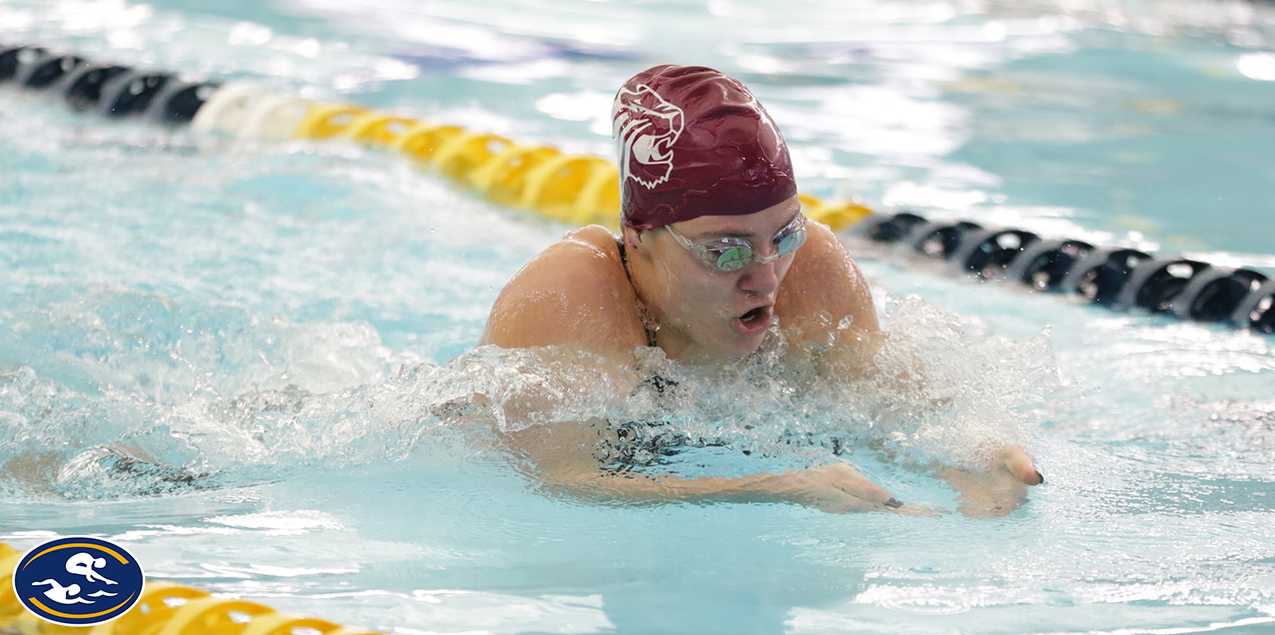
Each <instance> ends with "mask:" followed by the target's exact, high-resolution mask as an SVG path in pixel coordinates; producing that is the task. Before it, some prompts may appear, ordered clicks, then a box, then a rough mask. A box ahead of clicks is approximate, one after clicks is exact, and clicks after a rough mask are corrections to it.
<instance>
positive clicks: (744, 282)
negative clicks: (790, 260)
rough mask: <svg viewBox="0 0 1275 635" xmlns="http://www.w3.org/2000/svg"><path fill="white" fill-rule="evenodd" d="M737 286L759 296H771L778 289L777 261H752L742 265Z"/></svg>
mask: <svg viewBox="0 0 1275 635" xmlns="http://www.w3.org/2000/svg"><path fill="white" fill-rule="evenodd" d="M739 288H740V289H741V290H743V291H748V292H751V293H755V294H757V295H761V296H772V295H774V294H775V292H777V291H778V290H779V261H778V260H772V261H770V262H752V263H749V264H748V266H746V267H744V275H743V276H742V277H740V279H739Z"/></svg>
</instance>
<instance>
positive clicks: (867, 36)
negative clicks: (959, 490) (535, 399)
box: [0, 0, 1275, 634]
mask: <svg viewBox="0 0 1275 635" xmlns="http://www.w3.org/2000/svg"><path fill="white" fill-rule="evenodd" d="M16 42H38V43H41V44H44V45H46V46H51V47H55V48H62V49H65V50H68V51H75V52H79V53H82V54H85V55H86V56H88V57H91V58H94V59H114V60H119V61H123V62H126V63H132V64H149V65H153V66H156V67H159V68H164V69H174V70H182V71H188V72H191V73H204V74H207V75H211V76H214V77H218V78H236V79H244V80H249V81H253V82H256V83H258V84H260V85H263V86H266V87H270V88H272V89H274V90H277V91H279V92H288V91H293V92H298V93H301V94H303V95H306V96H310V97H316V98H339V99H345V100H350V101H354V102H357V103H362V104H367V105H370V106H374V107H378V108H384V109H390V110H400V111H404V112H407V113H411V114H415V115H418V116H424V117H428V118H430V119H433V120H439V121H449V122H455V123H459V124H462V125H466V126H469V127H472V128H475V129H481V130H490V131H493V132H498V133H501V134H505V135H508V136H510V137H511V138H514V139H517V140H520V141H522V140H526V141H532V142H545V143H552V144H555V145H558V146H560V147H564V148H566V149H568V150H571V151H575V152H592V153H597V154H602V155H606V156H609V155H610V152H611V150H610V140H609V137H608V135H609V127H610V126H609V121H608V115H609V106H610V100H611V96H612V95H613V93H614V90H615V89H616V87H618V86H619V85H620V83H621V82H622V81H623V80H624V79H626V78H627V77H628V76H630V75H632V74H633V73H634V72H636V71H637V70H641V69H643V68H646V67H647V66H650V65H654V64H657V63H663V62H670V61H671V62H679V63H703V64H707V65H710V66H715V67H718V68H721V69H722V70H724V71H726V72H728V73H731V74H734V75H736V76H738V77H740V78H741V79H743V80H744V81H745V82H746V83H748V84H749V86H750V87H752V88H753V89H754V91H755V92H756V93H757V94H758V95H759V97H760V98H761V100H762V101H763V102H764V103H765V104H766V105H767V107H768V108H769V110H770V111H771V113H772V114H773V115H774V116H775V118H776V119H777V121H778V122H779V123H780V125H781V127H782V128H783V130H784V133H785V136H786V138H787V139H788V141H789V143H790V145H791V148H792V152H793V156H794V163H795V165H796V169H797V171H798V176H799V180H800V183H801V186H802V189H803V191H809V192H812V193H815V194H817V195H820V196H826V197H833V196H843V197H850V196H859V197H862V198H863V200H865V201H866V202H868V203H869V204H871V205H872V206H874V207H877V208H895V207H907V208H908V209H914V210H917V211H920V212H921V213H924V214H926V215H928V216H932V217H939V218H969V219H973V220H978V221H980V222H983V223H985V224H989V225H995V224H1006V225H1014V226H1018V227H1024V228H1027V229H1030V230H1032V231H1036V232H1039V233H1041V234H1042V235H1047V236H1057V237H1064V236H1074V237H1080V238H1086V239H1089V240H1091V241H1096V242H1099V243H1103V244H1122V245H1131V246H1138V247H1141V248H1144V249H1153V250H1157V251H1159V252H1160V253H1165V254H1168V253H1186V254H1188V255H1192V256H1196V257H1203V258H1205V259H1207V260H1210V261H1212V262H1217V263H1221V264H1228V265H1234V266H1240V265H1244V266H1251V267H1257V268H1260V269H1263V270H1265V271H1266V272H1267V273H1268V274H1270V273H1275V270H1272V269H1271V268H1272V267H1275V247H1273V246H1272V245H1273V243H1272V241H1271V237H1272V236H1275V233H1273V232H1272V230H1271V224H1270V221H1269V220H1267V219H1268V218H1269V215H1270V213H1271V211H1272V209H1271V201H1272V200H1275V197H1273V196H1272V194H1275V155H1272V154H1271V153H1270V151H1269V150H1268V148H1270V147H1275V119H1273V118H1272V117H1271V113H1270V109H1269V104H1270V103H1272V100H1273V99H1275V10H1273V9H1272V8H1271V7H1270V6H1268V5H1265V4H1261V3H1249V2H1194V1H1192V2H1186V1H1167V2H1157V3H1144V2H1133V1H1129V0H1125V1H1121V2H1107V3H1086V2H1073V1H1068V2H1057V1H1054V2H1044V1H1040V2H1030V3H996V2H978V1H960V2H942V1H940V2H924V1H906V2H895V3H871V2H853V3H845V2H839V3H831V2H827V3H820V2H802V3H795V4H791V5H783V6H779V5H775V4H773V3H765V2H743V1H732V0H711V1H709V2H706V3H685V2H644V3H640V4H624V5H621V4H612V3H607V2H585V1H583V0H570V1H567V2H558V3H546V2H533V1H528V0H522V1H519V2H513V1H505V2H498V1H495V0H482V1H480V2H435V3H429V4H427V5H425V4H421V3H413V2H400V1H397V0H369V1H367V2H362V3H359V4H357V5H352V4H350V3H345V2H333V1H331V0H297V1H294V2H289V3H283V2H277V1H272V2H267V3H257V2H253V3H249V2H226V3H219V4H218V5H217V6H216V7H215V8H212V7H208V6H204V5H201V4H197V3H183V2H176V1H171V0H164V1H159V2H151V3H148V4H141V3H131V2H122V1H113V0H107V1H101V2H69V1H68V2H47V3H36V2H29V1H25V0H0V43H16ZM568 229H569V228H568V227H566V226H563V225H559V224H554V223H551V222H547V221H543V220H539V219H537V218H534V217H532V216H531V215H530V214H527V213H523V212H518V211H514V210H505V209H499V208H495V207H491V206H489V205H487V204H485V203H483V202H481V201H479V200H477V199H475V198H474V197H472V196H471V195H469V194H467V193H465V192H461V191H458V190H455V189H453V188H451V186H449V185H448V184H447V183H446V182H445V181H443V180H441V179H438V178H436V177H434V176H432V175H430V174H428V173H425V172H422V171H420V170H418V169H416V168H414V167H413V166H411V165H409V164H408V163H407V162H405V161H404V160H402V159H400V158H398V157H394V156H390V155H387V154H382V153H378V152H376V151H371V150H365V149H361V148H357V147H352V146H344V145H339V144H322V145H317V144H309V143H293V144H280V145H268V144H256V143H251V142H244V141H235V140H231V139H225V138H217V137H209V136H204V135H201V134H197V133H194V132H192V131H188V130H166V129H162V128H157V127H153V126H149V125H144V124H141V123H128V122H125V123H115V122H107V121H104V120H101V119H98V118H94V117H91V116H83V115H76V114H73V113H71V112H69V111H68V110H67V109H65V108H62V107H59V106H57V105H55V103H54V102H51V101H49V100H47V99H46V98H44V97H42V96H40V95H36V94H32V93H23V92H16V91H14V90H12V89H9V88H3V87H0V465H3V467H2V468H0V541H3V542H7V543H9V544H12V545H14V546H15V547H17V548H23V549H25V548H29V547H31V546H34V545H35V544H37V543H39V542H41V541H42V540H44V539H47V538H50V537H52V536H54V535H75V534H92V535H96V536H102V537H105V538H107V539H110V540H113V541H118V542H120V543H122V544H124V545H126V546H127V548H128V549H129V550H130V551H131V552H133V553H134V554H136V555H137V556H138V558H139V559H141V561H142V563H143V566H144V567H145V570H146V572H147V574H148V575H149V576H151V577H154V578H165V579H173V580H178V581H181V582H183V583H186V584H190V585H192V586H197V587H200V588H203V589H207V590H209V591H212V592H214V593H216V594H221V595H225V596H235V597H244V598H249V599H254V600H257V601H261V602H263V603H265V604H268V605H270V606H274V607H277V608H279V609H281V610H286V611H290V612H297V613H303V614H309V615H315V616H318V617H323V618H326V619H330V620H333V621H337V622H340V623H343V624H349V625H354V626H362V627H367V628H375V629H380V630H384V631H386V632H391V631H393V632H398V633H404V634H412V633H479V632H482V633H500V634H507V633H508V634H512V633H546V632H555V633H607V632H618V633H641V634H648V633H649V634H654V633H778V632H783V633H794V634H796V633H843V632H844V633H872V632H882V633H958V632H959V633H1028V632H1030V633H1073V632H1084V633H1090V632H1112V633H1114V632H1119V633H1190V632H1203V631H1221V632H1227V633H1247V632H1268V631H1269V630H1270V629H1271V628H1272V623H1275V511H1272V508H1273V507H1275V339H1272V338H1271V337H1269V336H1261V335H1255V334H1252V333H1247V332H1237V331H1232V330H1226V329H1223V328H1220V327H1212V326H1205V325H1199V324H1194V323H1186V322H1177V321H1173V320H1170V319H1167V318H1163V317H1152V316H1147V315H1144V314H1138V313H1114V312H1110V311H1106V310H1103V309H1098V308H1092V307H1087V306H1081V305H1078V304H1075V303H1070V302H1067V301H1065V300H1062V299H1060V298H1057V297H1052V296H1039V295H1032V294H1028V293H1026V292H1025V291H1023V290H1022V289H1018V288H1014V287H1011V286H1000V285H976V284H973V283H969V282H966V281H962V280H958V279H955V278H953V277H950V276H947V275H943V274H942V273H937V272H933V271H928V270H918V269H917V268H915V267H911V266H908V265H906V264H900V263H899V262H896V261H894V260H891V259H881V260H869V259H866V258H865V259H862V260H861V265H862V266H863V267H864V269H865V272H866V274H867V275H868V278H869V280H870V281H871V283H872V285H873V291H874V297H875V300H876V302H877V305H878V310H879V311H880V312H881V314H882V315H883V316H884V318H885V319H884V322H885V325H886V327H887V328H888V329H889V330H890V331H891V333H892V340H893V344H892V347H891V348H889V349H888V350H887V353H886V357H885V360H886V361H887V362H889V363H899V364H909V363H914V362H917V361H919V362H920V363H922V364H923V365H924V366H925V367H926V368H927V370H928V371H929V372H930V373H931V374H932V375H933V376H934V377H936V378H939V379H941V380H942V381H941V382H940V384H941V385H943V386H945V388H944V389H945V390H946V391H947V393H946V394H947V395H953V396H955V397H956V398H955V399H954V400H953V402H952V405H951V406H950V407H949V408H947V409H946V410H933V409H929V410H927V409H924V408H920V409H917V410H915V411H910V412H908V413H906V415H904V416H890V415H885V414H882V413H881V411H880V410H879V408H878V406H880V403H881V401H880V400H879V399H877V394H878V393H879V392H881V391H884V392H886V393H888V392H889V388H884V387H881V386H875V385H872V384H871V383H869V384H866V385H865V384H863V383H855V382H847V383H845V384H844V385H842V384H837V385H829V386H826V387H824V388H825V389H824V390H820V391H815V392H814V393H808V392H806V393H803V392H801V391H795V390H793V389H792V387H791V386H789V385H786V384H785V383H784V382H782V381H778V380H776V379H775V378H774V377H773V376H772V373H771V372H770V371H771V369H769V368H767V367H766V364H765V361H766V360H765V358H764V356H762V358H760V359H759V360H758V362H757V363H756V364H754V365H752V366H750V367H748V368H745V369H743V370H742V371H741V372H740V373H739V375H738V376H728V377H725V378H722V377H717V378H713V380H712V381H713V382H717V383H713V384H711V386H710V385H709V384H707V383H706V384H705V385H704V386H702V387H701V386H699V385H698V384H697V383H696V381H695V375H696V371H695V370H694V369H687V368H679V367H677V366H676V365H671V364H669V363H668V362H667V361H666V360H661V359H659V356H658V355H656V356H654V357H652V358H649V359H646V360H645V361H644V362H643V363H644V364H648V365H650V366H651V367H652V368H656V369H659V370H660V371H661V372H666V373H671V374H672V375H673V376H682V375H685V376H686V377H687V378H688V379H690V380H691V381H686V382H684V383H683V385H685V386H687V388H686V390H685V391H684V392H682V393H681V394H679V395H678V396H677V398H676V399H674V400H673V401H672V402H671V403H667V402H666V403H661V402H658V401H655V400H652V399H650V398H649V397H650V395H639V398H636V399H632V400H627V401H626V400H616V399H611V398H609V397H608V396H607V395H605V394H602V391H600V390H598V389H591V388H590V385H589V381H586V378H588V377H592V375H590V374H589V370H588V367H587V364H588V360H580V361H579V365H573V364H566V365H564V366H559V367H541V366H537V365H536V364H535V363H534V362H533V360H529V359H527V358H526V356H523V355H519V354H516V353H504V354H501V353H499V352H498V351H493V350H478V351H474V345H475V343H476V342H477V340H478V338H479V336H480V334H481V332H482V328H483V325H484V323H485V320H486V316H487V312H488V311H489V309H490V307H491V304H492V302H493V301H494V299H495V297H496V295H497V293H498V292H499V290H500V289H501V288H502V286H503V285H504V283H505V282H507V281H508V279H509V278H510V277H511V276H512V275H513V274H514V273H515V272H516V271H517V270H518V269H519V267H521V266H522V265H523V264H524V263H526V262H527V261H528V260H529V259H530V258H532V257H533V256H534V255H535V254H536V253H538V252H539V251H540V250H542V249H544V248H545V247H546V246H548V245H550V244H552V243H553V242H554V241H556V240H557V239H558V238H560V237H561V235H562V233H563V232H564V231H566V230H568ZM852 247H853V248H855V249H859V248H860V246H857V245H853V244H852ZM922 298H923V299H922ZM705 381H706V382H707V381H708V380H707V379H705ZM511 385H521V386H527V385H530V386H538V387H541V388H542V389H543V390H546V391H550V392H552V391H558V392H559V393H560V394H562V395H563V397H562V403H563V404H564V405H563V407H562V409H561V412H560V413H559V415H561V416H563V417H577V416H578V417H583V416H587V415H590V414H600V413H601V414H608V415H614V416H626V417H635V416H636V417H646V418H654V419H659V418H664V419H665V420H666V421H667V423H666V426H668V427H669V428H670V429H674V430H679V431H684V432H686V433H688V434H690V435H691V436H695V435H701V436H709V437H716V438H717V439H719V440H721V442H722V443H721V444H720V445H712V446H709V447H705V448H692V449H687V450H685V451H684V452H682V453H681V454H678V455H677V456H675V457H673V458H671V459H670V464H669V465H668V466H664V467H666V468H667V469H670V470H675V471H681V472H685V473H711V474H746V473H753V472H761V471H773V470H776V469H786V468H788V467H794V466H802V465H809V464H812V463H814V462H817V461H828V460H839V459H837V457H834V456H833V453H832V452H831V451H830V450H829V449H828V448H829V447H830V444H831V441H832V440H833V439H836V440H837V442H838V443H839V444H844V445H845V447H847V448H849V451H848V453H843V454H842V456H841V457H840V460H850V461H851V462H852V463H854V464H855V465H856V466H858V467H859V468H860V469H861V470H862V471H863V472H864V473H865V474H867V475H868V476H869V477H870V478H872V479H873V480H874V481H875V482H877V483H879V484H881V485H883V486H884V487H886V488H887V489H888V490H889V491H890V492H891V493H892V494H894V495H895V496H897V497H898V498H900V499H901V500H903V501H905V502H907V503H909V504H910V505H919V506H927V507H929V508H931V509H933V510H936V511H937V512H938V513H935V514H934V515H931V516H921V517H916V516H901V515H895V514H884V513H869V514H856V515H837V514H828V513H824V512H822V511H819V510H815V509H810V508H805V507H799V506H795V505H788V504H779V503H774V504H730V503H718V504H689V503H687V504H683V503H674V504H664V505H625V504H599V503H597V502H591V501H586V500H581V499H578V498H574V497H571V496H567V495H563V494H562V493H561V492H556V491H547V490H545V489H544V488H542V487H540V486H539V485H538V484H537V482H536V481H535V480H534V479H529V478H528V477H527V476H526V475H525V474H524V473H523V472H522V471H520V470H519V469H514V468H515V467H517V465H516V462H514V463H515V464H514V465H513V466H511V460H510V458H509V457H508V456H506V455H505V454H504V453H503V452H501V451H500V450H499V449H498V448H496V447H495V446H494V444H493V443H492V442H491V441H492V438H491V437H492V435H491V434H490V433H489V431H486V432H485V431H484V429H483V428H482V426H468V427H466V426H456V425H449V424H448V423H447V422H445V421H443V420H441V419H440V418H439V417H438V416H437V415H436V414H435V413H436V412H437V406H439V405H440V404H443V403H447V402H449V401H452V400H454V399H457V398H463V397H465V396H466V395H470V394H472V393H473V392H476V391H477V392H484V393H485V394H490V393H492V392H493V391H494V392H499V391H500V390H504V389H507V388H508V387H509V386H511ZM890 396H892V395H889V394H887V395H886V397H890ZM893 396H896V397H897V396H898V395H893ZM997 439H1007V440H1017V441H1022V442H1024V443H1025V444H1026V445H1027V446H1028V447H1029V448H1030V450H1031V452H1032V454H1033V456H1034V457H1035V459H1036V461H1037V464H1038V466H1039V467H1040V469H1041V471H1042V472H1043V473H1044V474H1045V477H1046V479H1047V481H1046V484H1045V485H1043V486H1041V487H1037V488H1033V489H1032V490H1031V492H1030V494H1029V496H1028V499H1027V501H1026V502H1025V503H1024V504H1023V505H1022V506H1021V507H1018V508H1017V509H1013V510H1007V511H1008V513H1005V514H1002V515H992V516H991V517H969V516H967V515H965V514H962V513H959V512H956V509H957V506H958V504H959V501H958V500H957V498H956V495H955V494H954V492H953V491H952V490H951V489H949V488H948V487H947V486H946V485H945V484H943V483H942V482H941V481H940V480H938V479H937V478H936V477H935V476H934V475H933V474H932V473H930V472H927V471H924V470H920V471H918V470H915V469H911V468H909V467H907V466H906V465H903V464H902V463H904V462H906V461H903V462H895V461H891V460H890V459H888V458H886V457H883V456H882V455H881V454H880V453H878V452H876V451H874V450H873V449H872V448H873V447H876V446H877V445H879V444H881V443H885V444H887V445H890V446H891V447H892V448H893V449H894V450H896V451H897V452H898V453H899V455H900V456H902V457H903V458H905V459H912V460H916V461H920V462H925V461H929V460H935V461H939V462H942V463H946V464H955V465H965V464H970V463H974V462H977V461H978V460H979V458H980V457H981V452H982V448H983V447H984V444H985V443H986V442H988V441H989V440H997ZM788 440H796V442H795V443H783V442H782V441H788ZM121 448H123V449H121ZM121 452H123V453H125V454H126V455H133V456H135V457H137V458H138V459H141V460H142V462H140V463H134V464H133V465H134V469H131V470H129V469H119V466H120V464H121V462H122V461H121V458H120V456H121V454H120V453H121ZM746 452H747V453H746ZM123 462H125V463H126V462H127V461H123ZM138 466H140V467H138Z"/></svg>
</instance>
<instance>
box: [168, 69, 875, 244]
mask: <svg viewBox="0 0 1275 635" xmlns="http://www.w3.org/2000/svg"><path fill="white" fill-rule="evenodd" d="M192 124H193V125H194V126H195V127H196V128H198V129H201V130H207V131H218V132H222V133H226V134H231V135H233V136H237V137H243V138H253V139H263V140H279V141H281V140H287V139H300V140H315V141H318V140H335V141H346V142H350V143H357V144H362V145H367V146H371V147H377V148H384V149H387V150H389V151H391V152H396V153H399V154H403V155H405V156H407V157H410V158H411V159H412V160H414V161H415V162H416V163H417V164H419V165H422V166H424V167H426V168H429V169H431V170H433V171H435V172H437V173H438V174H441V175H443V176H445V177H448V178H449V179H451V180H453V181H454V182H456V183H458V184H460V185H461V186H463V187H465V188H468V189H470V190H473V191H475V192H477V193H479V194H481V195H482V196H484V197H485V198H486V199H487V200H489V201H491V202H492V203H494V204H497V205H502V206H509V207H518V208H523V209H528V210H533V211H535V212H538V213H539V214H541V215H543V216H545V217H547V218H550V219H553V220H557V221H562V222H565V223H571V224H575V225H587V224H591V223H597V224H601V225H605V226H607V227H609V228H611V229H612V230H616V229H618V227H619V217H620V188H619V170H618V169H617V168H616V166H615V164H614V163H613V162H612V161H610V160H607V159H603V158H600V157H593V156H580V155H571V154H567V153H564V152H562V151H561V150H558V149H557V148H553V147H551V146H538V145H525V144H520V143H518V142H516V141H515V140H512V139H508V138H506V137H503V136H500V135H497V134H492V133H486V132H475V131H471V130H467V129H465V128H464V127H462V126H457V125H450V124H438V123H431V122H426V121H419V120H417V119H414V118H412V117H407V116H402V115H395V114H389V113H384V112H378V111H375V110H370V109H367V108H363V107H361V106H355V105H349V104H338V103H325V102H316V101H311V100H307V99H303V98H300V97H286V96H279V95H274V94H271V93H268V92H265V91H261V90H258V89H255V88H253V87H251V86H244V85H230V86H225V87H222V88H221V89H220V90H218V91H217V92H216V93H215V94H213V95H212V96H211V97H210V98H209V99H208V101H207V103H205V104H204V105H203V107H202V108H200V110H199V112H198V113H196V115H195V118H194V121H193V122H192ZM801 202H802V208H803V211H804V212H805V214H806V216H807V217H808V218H811V219H812V220H816V221H819V222H821V223H825V224H827V225H829V226H830V227H832V229H833V230H840V229H843V228H845V227H848V226H849V225H852V224H854V223H856V222H858V221H860V220H862V219H863V218H866V217H867V216H869V215H870V214H871V213H872V210H870V209H868V208H866V207H864V206H862V205H857V204H852V203H828V202H825V201H822V200H820V199H818V198H815V197H813V196H810V195H808V194H803V195H801Z"/></svg>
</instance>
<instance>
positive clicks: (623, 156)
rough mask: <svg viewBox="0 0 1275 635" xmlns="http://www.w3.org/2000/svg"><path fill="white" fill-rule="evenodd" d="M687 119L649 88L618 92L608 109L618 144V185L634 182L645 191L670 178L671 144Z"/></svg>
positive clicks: (671, 167)
mask: <svg viewBox="0 0 1275 635" xmlns="http://www.w3.org/2000/svg"><path fill="white" fill-rule="evenodd" d="M685 121H686V116H685V114H684V113H683V112H682V109H681V108H678V107H677V106H674V105H673V104H670V103H669V102H667V101H665V100H664V98H663V97H660V96H659V94H657V93H656V92H655V91H654V90H652V89H651V87H650V86H647V85H646V84H639V85H637V86H635V87H634V88H633V89H632V90H630V89H629V88H627V87H626V88H621V89H620V92H619V93H617V94H616V96H615V102H614V104H612V106H611V131H612V135H613V136H614V137H615V139H616V140H617V141H620V144H619V154H620V156H619V163H620V183H621V184H623V183H625V182H626V181H627V180H628V179H633V180H634V181H637V182H638V183H641V184H642V185H643V186H645V187H646V188H647V189H653V188H655V186H657V185H659V184H661V183H665V182H667V181H668V180H669V177H670V176H671V175H672V174H673V144H675V143H677V139H678V137H680V136H682V127H683V125H684V124H685Z"/></svg>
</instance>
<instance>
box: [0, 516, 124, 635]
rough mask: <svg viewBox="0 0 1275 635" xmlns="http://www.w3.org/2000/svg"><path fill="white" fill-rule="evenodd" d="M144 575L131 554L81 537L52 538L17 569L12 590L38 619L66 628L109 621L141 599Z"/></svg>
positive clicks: (32, 551) (97, 540)
mask: <svg viewBox="0 0 1275 635" xmlns="http://www.w3.org/2000/svg"><path fill="white" fill-rule="evenodd" d="M144 584H145V577H144V575H143V574H142V566H141V565H140V564H139V563H138V562H137V558H134V557H133V554H130V553H129V552H127V551H125V550H124V549H123V548H121V547H120V546H119V545H116V544H114V543H111V542H108V541H105V540H100V539H98V538H86V537H83V536H77V537H71V538H58V539H56V540H50V541H49V542H46V543H44V544H42V545H39V546H37V547H35V548H34V549H32V550H31V551H29V552H27V555H26V556H24V557H23V558H22V560H20V561H19V562H18V566H17V568H15V569H14V571H13V591H14V593H16V594H17V596H18V600H20V601H21V602H22V605H23V606H25V607H26V608H27V610H28V611H31V612H32V613H33V614H35V615H36V616H37V617H40V618H41V619H44V620H47V621H49V622H53V623H54V624H62V625H64V626H92V625H94V624H101V623H103V622H109V621H111V620H113V619H115V618H117V617H119V616H121V615H123V614H124V613H127V612H128V610H129V609H131V608H133V605H134V604H137V601H138V600H139V599H141V597H142V586H143V585H144Z"/></svg>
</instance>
